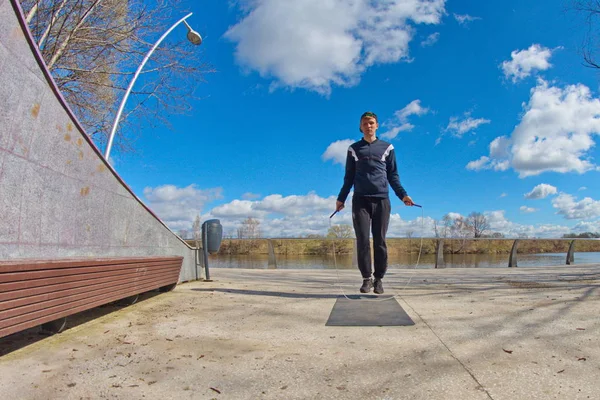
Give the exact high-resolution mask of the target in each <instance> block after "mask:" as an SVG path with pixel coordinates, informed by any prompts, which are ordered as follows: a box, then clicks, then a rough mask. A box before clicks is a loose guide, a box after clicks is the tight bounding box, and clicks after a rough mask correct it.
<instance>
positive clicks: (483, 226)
mask: <svg viewBox="0 0 600 400" xmlns="http://www.w3.org/2000/svg"><path fill="white" fill-rule="evenodd" d="M465 222H466V224H467V226H468V227H469V230H470V231H471V233H472V234H473V237H476V238H479V237H482V236H483V234H484V233H485V231H487V230H489V229H490V223H489V222H488V220H487V218H486V216H485V215H483V214H482V213H479V212H472V213H471V214H469V216H468V217H467V219H466V221H465Z"/></svg>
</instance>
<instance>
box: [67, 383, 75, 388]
mask: <svg viewBox="0 0 600 400" xmlns="http://www.w3.org/2000/svg"><path fill="white" fill-rule="evenodd" d="M75 385H77V384H76V383H68V384H67V386H68V387H73V386H75Z"/></svg>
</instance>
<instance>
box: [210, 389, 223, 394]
mask: <svg viewBox="0 0 600 400" xmlns="http://www.w3.org/2000/svg"><path fill="white" fill-rule="evenodd" d="M210 390H214V391H215V392H217V393H219V394H221V391H220V390H219V389H216V388H214V387H211V388H210Z"/></svg>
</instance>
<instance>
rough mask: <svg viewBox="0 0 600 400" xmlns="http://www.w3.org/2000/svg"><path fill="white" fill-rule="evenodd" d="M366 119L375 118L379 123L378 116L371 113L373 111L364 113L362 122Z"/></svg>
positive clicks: (361, 117)
mask: <svg viewBox="0 0 600 400" xmlns="http://www.w3.org/2000/svg"><path fill="white" fill-rule="evenodd" d="M364 117H371V118H375V121H377V122H379V121H378V120H377V114H375V113H374V112H371V111H367V112H364V113H363V115H361V116H360V120H361V121H362V119H363V118H364Z"/></svg>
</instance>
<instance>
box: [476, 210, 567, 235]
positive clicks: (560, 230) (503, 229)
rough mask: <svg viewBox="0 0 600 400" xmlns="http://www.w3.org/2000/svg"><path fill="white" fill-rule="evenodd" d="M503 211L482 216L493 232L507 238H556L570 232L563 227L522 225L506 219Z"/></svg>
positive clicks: (487, 212)
mask: <svg viewBox="0 0 600 400" xmlns="http://www.w3.org/2000/svg"><path fill="white" fill-rule="evenodd" d="M504 213H505V211H504V210H497V211H486V212H484V215H485V216H486V217H487V220H488V222H489V223H490V228H491V230H492V231H494V232H500V233H502V234H504V235H505V236H506V237H509V238H517V237H546V238H558V237H561V236H562V235H564V234H565V233H569V232H571V228H569V227H567V226H564V225H552V224H539V225H523V224H519V223H515V222H511V221H509V220H508V219H506V216H505V215H504Z"/></svg>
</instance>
